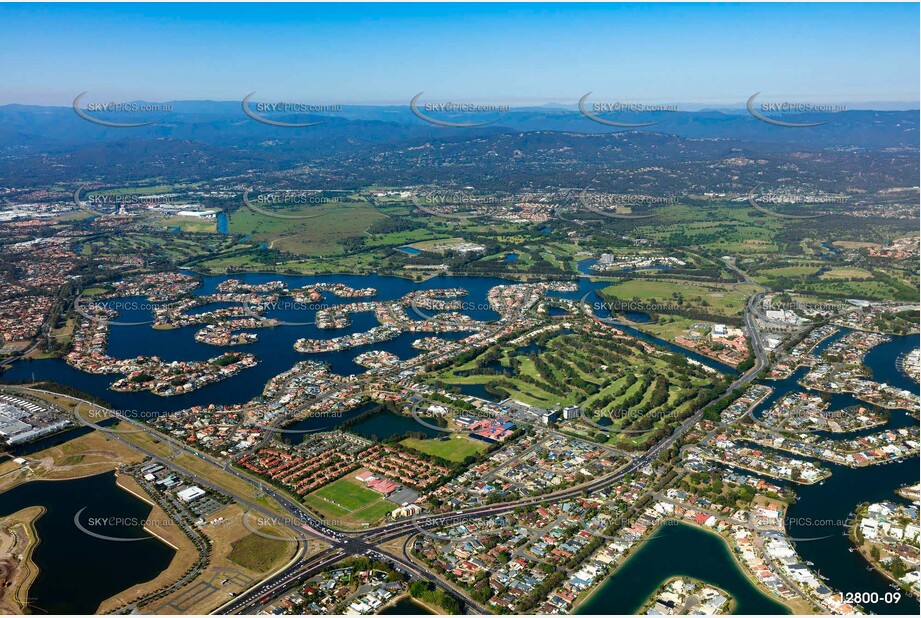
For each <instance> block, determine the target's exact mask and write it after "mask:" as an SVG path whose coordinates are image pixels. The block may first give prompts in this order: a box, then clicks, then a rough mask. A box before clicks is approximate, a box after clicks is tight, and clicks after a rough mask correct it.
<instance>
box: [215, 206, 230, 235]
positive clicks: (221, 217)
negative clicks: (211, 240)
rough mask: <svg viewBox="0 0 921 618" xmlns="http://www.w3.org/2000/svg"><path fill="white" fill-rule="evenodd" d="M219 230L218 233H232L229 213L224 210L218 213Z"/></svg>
mask: <svg viewBox="0 0 921 618" xmlns="http://www.w3.org/2000/svg"><path fill="white" fill-rule="evenodd" d="M217 231H218V234H230V229H229V228H228V226H227V213H226V212H224V211H223V210H222V211H221V212H219V213H217Z"/></svg>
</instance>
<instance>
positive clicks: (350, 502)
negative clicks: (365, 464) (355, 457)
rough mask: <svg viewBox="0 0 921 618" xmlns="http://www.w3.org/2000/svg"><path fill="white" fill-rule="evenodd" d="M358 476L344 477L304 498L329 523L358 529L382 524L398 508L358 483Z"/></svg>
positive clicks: (305, 502) (351, 474) (352, 474)
mask: <svg viewBox="0 0 921 618" xmlns="http://www.w3.org/2000/svg"><path fill="white" fill-rule="evenodd" d="M354 476H355V473H354V472H353V473H350V474H349V476H344V477H342V478H341V479H339V480H337V481H334V482H332V483H330V484H329V485H326V486H324V487H321V488H320V489H318V490H316V491H315V492H313V493H310V494H307V495H306V496H304V504H306V505H307V506H309V507H310V508H311V509H313V510H314V511H316V512H317V513H319V514H321V515H323V516H324V517H325V518H326V519H327V521H329V520H333V521H334V522H337V525H341V526H343V527H347V528H355V527H359V526H362V525H364V524H373V523H376V522H378V521H380V520H381V519H382V518H383V517H384V516H385V515H386V514H387V513H389V512H390V511H392V510H393V509H395V508H396V505H395V504H393V503H392V502H388V501H387V500H385V499H384V497H383V496H381V494H379V493H377V492H376V491H374V490H372V489H368V488H366V487H363V486H362V485H361V483H359V482H358V481H356V480H354V478H353V477H354Z"/></svg>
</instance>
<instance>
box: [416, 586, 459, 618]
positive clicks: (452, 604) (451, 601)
mask: <svg viewBox="0 0 921 618" xmlns="http://www.w3.org/2000/svg"><path fill="white" fill-rule="evenodd" d="M409 594H410V596H412V597H413V598H414V599H419V600H420V601H422V602H423V603H430V604H432V605H436V606H438V607H440V608H441V609H443V610H444V611H445V613H446V614H460V613H461V610H462V609H463V608H462V607H461V603H460V601H458V600H457V599H456V598H455V597H453V596H451V595H450V594H448V593H447V592H445V591H444V590H442V589H440V588H436V587H435V585H434V584H432V583H430V582H426V581H422V580H416V581H414V582H413V583H412V584H410V585H409Z"/></svg>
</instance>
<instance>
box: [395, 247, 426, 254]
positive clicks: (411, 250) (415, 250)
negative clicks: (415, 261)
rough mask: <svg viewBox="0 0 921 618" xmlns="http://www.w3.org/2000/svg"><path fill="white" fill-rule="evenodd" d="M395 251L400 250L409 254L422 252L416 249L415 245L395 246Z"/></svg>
mask: <svg viewBox="0 0 921 618" xmlns="http://www.w3.org/2000/svg"><path fill="white" fill-rule="evenodd" d="M397 251H402V252H403V253H408V254H409V255H419V254H420V253H422V251H421V250H419V249H416V248H415V247H397Z"/></svg>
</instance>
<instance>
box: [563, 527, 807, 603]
mask: <svg viewBox="0 0 921 618" xmlns="http://www.w3.org/2000/svg"><path fill="white" fill-rule="evenodd" d="M677 576H685V577H693V578H696V579H699V580H701V581H704V582H706V583H708V584H713V585H714V586H718V587H720V588H722V589H723V590H725V591H726V592H727V593H729V594H730V595H732V597H733V599H734V600H735V603H736V607H735V612H734V613H736V614H750V615H751V614H754V615H758V614H762V615H764V614H766V615H776V614H789V613H790V612H789V611H788V610H787V608H786V607H785V606H783V605H782V604H781V603H780V602H779V601H778V600H776V599H774V598H772V597H770V596H767V595H766V594H764V593H763V592H761V591H760V590H759V589H758V588H757V586H755V584H753V583H752V582H751V581H750V580H749V579H748V578H747V577H746V576H745V575H744V574H743V573H742V571H741V567H740V566H739V565H738V564H737V563H736V561H735V559H734V558H733V556H732V554H731V552H730V550H729V548H728V546H727V545H726V543H725V541H723V540H722V539H721V538H719V537H718V536H717V535H716V534H715V533H713V532H707V531H704V530H701V529H700V528H696V527H693V526H690V525H688V524H684V523H678V524H676V525H662V526H660V527H659V529H658V530H657V531H656V532H655V533H654V534H653V536H652V537H651V538H650V539H649V540H648V541H646V543H644V544H643V546H642V547H640V548H639V549H638V550H637V551H636V552H635V553H634V554H633V555H631V556H629V557H628V558H627V560H626V562H624V563H623V564H622V565H621V566H620V567H619V568H618V569H617V570H616V571H615V572H614V574H613V575H612V576H611V577H610V578H608V580H607V581H605V582H604V583H603V584H602V585H601V587H600V588H599V589H598V590H597V591H596V592H595V594H594V595H592V596H591V597H590V598H589V599H588V600H587V601H586V602H585V603H583V604H582V605H581V606H580V607H579V608H578V609H577V613H578V614H608V615H611V614H636V613H637V612H638V611H639V610H640V608H641V607H642V606H643V603H644V602H645V601H646V599H648V598H649V597H650V596H651V595H652V594H653V593H654V592H655V591H656V590H657V589H658V587H659V586H660V585H662V583H664V582H665V580H667V579H669V578H671V577H677Z"/></svg>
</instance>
